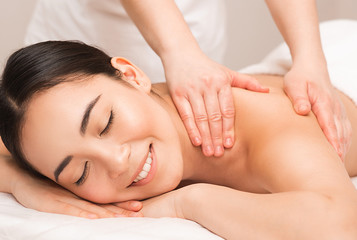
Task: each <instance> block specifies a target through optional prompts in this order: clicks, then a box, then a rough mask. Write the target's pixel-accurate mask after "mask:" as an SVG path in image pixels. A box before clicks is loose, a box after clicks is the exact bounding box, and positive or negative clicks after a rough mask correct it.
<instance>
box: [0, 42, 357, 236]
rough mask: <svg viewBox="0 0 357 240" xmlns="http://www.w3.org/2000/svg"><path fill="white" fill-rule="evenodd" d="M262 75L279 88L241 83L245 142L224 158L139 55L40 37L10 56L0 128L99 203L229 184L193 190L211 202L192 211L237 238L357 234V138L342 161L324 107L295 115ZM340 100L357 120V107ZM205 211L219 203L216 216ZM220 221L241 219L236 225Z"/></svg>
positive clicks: (50, 173) (17, 153)
mask: <svg viewBox="0 0 357 240" xmlns="http://www.w3.org/2000/svg"><path fill="white" fill-rule="evenodd" d="M257 78H258V80H259V81H260V82H261V84H263V85H266V86H269V87H270V93H269V94H267V93H255V92H249V91H246V90H242V89H233V96H234V102H235V108H236V112H237V114H236V119H235V128H236V129H238V133H237V134H236V138H237V139H236V141H235V145H234V146H233V147H232V149H230V150H227V151H226V152H225V154H224V156H223V157H221V158H214V157H205V156H204V155H203V154H202V152H201V151H200V150H199V149H198V148H197V147H194V146H192V144H191V142H190V140H189V138H188V136H187V133H186V131H185V128H184V126H183V124H182V121H181V119H180V117H179V116H178V114H177V111H176V109H175V107H174V105H173V104H172V101H171V98H170V96H169V94H168V91H167V89H166V86H165V85H164V84H158V85H153V86H151V84H150V80H149V79H148V78H147V76H146V75H145V74H144V73H143V72H142V71H141V70H140V69H139V68H138V67H136V66H135V65H134V64H132V63H131V62H129V61H128V60H126V59H123V58H109V57H108V56H106V55H105V54H104V53H102V52H101V51H99V50H97V49H95V48H92V47H89V46H87V45H84V44H81V43H74V42H44V43H39V44H36V45H32V46H30V47H27V48H24V49H22V50H19V51H18V52H16V53H15V54H14V55H12V57H11V58H10V59H9V61H8V63H7V66H6V68H5V71H4V74H3V82H2V86H1V106H2V107H1V116H2V126H1V136H2V139H3V141H4V143H5V145H6V147H7V148H8V149H9V151H10V152H11V153H12V155H13V157H14V159H16V160H17V161H18V162H19V163H20V164H22V165H24V166H26V167H27V168H29V169H32V170H35V171H38V172H39V173H41V174H42V175H44V176H46V177H48V178H50V179H52V180H53V181H56V182H57V183H58V184H60V185H62V186H63V187H65V188H67V189H68V190H70V191H72V192H73V193H75V194H76V195H78V196H80V197H83V198H85V199H88V200H90V201H93V202H98V203H109V202H121V201H127V200H132V199H146V198H149V197H153V196H157V195H160V194H163V193H165V192H168V191H171V190H174V189H175V188H176V187H177V186H178V185H179V184H180V182H185V180H189V181H192V182H197V183H198V182H201V183H212V184H216V185H222V186H226V187H229V188H223V187H218V186H213V185H212V186H211V185H200V184H198V185H197V188H196V187H195V186H194V185H195V184H194V185H193V187H191V188H190V189H191V190H192V189H195V191H194V192H195V194H192V195H193V196H195V197H196V198H198V199H205V201H202V203H201V202H200V204H202V206H201V205H200V206H201V207H202V211H200V210H199V209H200V208H197V203H192V201H194V200H192V199H190V200H189V201H186V202H185V204H184V205H185V207H184V208H185V209H184V210H182V211H183V212H190V214H188V215H187V214H183V217H186V218H188V219H192V220H195V221H197V222H199V223H201V224H202V225H204V226H206V227H207V228H209V229H210V230H212V231H214V232H216V233H218V234H220V235H221V236H224V237H226V238H230V237H238V236H243V237H252V238H253V236H255V235H256V234H257V233H251V232H250V231H247V230H244V229H240V228H239V229H237V230H234V231H233V229H234V228H235V227H236V226H237V225H239V226H250V225H249V224H251V225H254V226H255V228H256V229H258V230H257V232H259V231H260V232H261V234H268V235H269V234H271V235H272V236H274V237H276V236H279V237H280V234H282V233H280V232H279V233H278V232H277V231H274V227H277V226H285V225H286V227H287V230H286V233H284V234H283V235H282V236H281V237H285V239H290V238H291V236H301V237H304V239H309V238H308V237H310V236H311V237H312V238H311V239H314V238H313V236H315V235H314V234H315V233H316V236H323V235H321V234H322V231H323V232H326V234H329V236H330V235H331V234H332V233H331V231H332V230H326V227H327V226H334V228H331V229H333V230H334V231H335V232H336V234H342V233H343V234H350V235H352V236H356V235H354V234H356V231H357V217H356V215H355V214H348V213H347V212H351V211H352V212H354V213H356V212H357V194H356V190H355V188H354V186H353V185H352V183H351V181H350V179H349V175H350V176H355V175H357V146H352V147H351V148H350V149H351V150H350V151H349V152H348V153H347V155H346V157H345V159H344V162H342V161H341V160H340V159H339V157H338V155H337V153H336V152H335V151H334V149H333V148H332V146H330V144H329V143H328V141H327V140H326V139H325V137H324V135H323V133H322V131H321V129H320V128H319V126H318V124H317V122H316V120H315V118H314V116H313V115H309V116H299V115H296V114H295V113H294V111H293V109H292V107H291V103H290V101H289V100H288V99H287V97H286V96H285V95H284V92H283V90H282V82H281V80H282V79H281V78H280V77H272V76H257ZM336 94H340V93H337V92H336ZM341 97H342V100H343V102H344V104H345V106H346V109H347V111H348V115H349V118H350V120H351V122H352V125H353V126H352V127H353V128H356V126H357V111H356V106H355V105H354V104H353V103H352V102H351V101H350V100H349V99H348V98H347V97H346V96H344V95H342V94H341ZM210 124H214V120H212V121H210ZM356 142H357V137H356V135H354V136H353V144H354V145H356ZM346 169H347V172H346ZM183 189H185V188H183ZM177 191H178V190H177ZM174 192H175V191H174ZM179 193H180V191H178V194H179ZM190 193H192V191H191V192H190ZM197 193H199V194H198V195H197ZM259 193H275V194H259ZM186 194H187V192H186ZM163 196H165V195H163ZM197 196H198V197H197ZM160 199H162V197H160ZM231 203H232V204H231ZM218 205H219V206H218ZM222 205H224V206H222ZM233 205H234V207H233V208H232V206H233ZM236 205H239V206H236ZM195 206H196V207H195ZM257 206H259V207H257ZM226 208H228V209H226ZM205 209H210V211H212V209H215V210H214V211H217V212H213V214H214V215H215V216H217V218H216V220H214V221H213V220H212V219H211V217H210V216H209V215H208V216H207V211H205ZM347 209H348V211H347ZM144 212H145V207H144ZM148 212H150V211H148ZM192 212H194V214H192ZM288 213H289V214H288ZM149 215H150V214H149ZM259 215H261V216H259ZM249 216H255V217H256V219H255V218H252V219H250V220H247V218H249ZM291 216H294V217H293V218H292V217H291ZM181 217H182V216H181ZM220 218H222V219H231V220H232V224H233V225H232V229H230V227H229V225H224V221H222V226H220V224H218V223H217V222H219V220H218V219H220ZM302 218H309V219H311V221H316V222H321V226H313V225H311V224H306V225H304V224H303V223H302V222H301V220H299V219H302ZM267 222H268V223H269V224H267ZM336 223H338V224H336ZM247 224H248V225H247ZM284 224H285V225H284ZM335 225H338V226H339V228H337V229H336V226H335ZM227 226H228V227H227ZM259 226H261V228H260V227H259ZM227 228H228V231H227ZM297 228H299V230H298V229H297ZM300 228H303V230H301V229H300ZM346 229H347V230H346ZM355 229H356V230H355ZM235 231H237V232H235ZM297 231H298V232H299V233H297ZM335 232H334V233H335ZM231 234H233V235H231ZM295 234H296V235H295ZM299 234H300V235H299ZM287 236H288V237H287ZM326 236H327V235H326ZM339 236H341V235H339ZM346 236H347V235H346ZM253 239H254V238H253ZM276 239H278V238H276ZM342 239H343V238H342ZM346 239H347V238H346Z"/></svg>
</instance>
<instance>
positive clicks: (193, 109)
mask: <svg viewBox="0 0 357 240" xmlns="http://www.w3.org/2000/svg"><path fill="white" fill-rule="evenodd" d="M176 54H177V53H176ZM162 60H163V64H164V68H165V75H166V80H167V83H168V87H169V91H170V94H171V97H172V99H173V101H174V103H175V105H176V108H177V110H178V112H179V114H180V116H181V118H182V121H183V123H184V125H185V127H186V130H187V132H188V135H189V137H190V139H191V141H192V143H193V145H195V146H199V145H202V151H203V153H204V154H205V155H206V156H212V155H214V156H216V157H219V156H222V155H223V153H224V148H231V147H232V146H233V144H234V115H235V109H234V104H233V96H232V90H231V87H239V88H245V89H248V90H251V91H257V92H268V91H269V89H267V88H263V87H262V86H261V85H260V84H259V82H258V81H257V80H256V79H255V78H253V77H251V76H248V75H244V74H241V73H238V72H235V71H232V70H230V69H228V68H226V67H224V66H222V65H220V64H218V63H216V62H214V61H212V60H211V59H209V58H208V57H207V56H206V55H204V54H203V53H202V52H200V53H197V52H196V53H192V52H189V53H186V54H185V53H182V52H181V53H180V55H179V56H177V55H176V56H172V55H171V56H170V57H169V58H164V59H162Z"/></svg>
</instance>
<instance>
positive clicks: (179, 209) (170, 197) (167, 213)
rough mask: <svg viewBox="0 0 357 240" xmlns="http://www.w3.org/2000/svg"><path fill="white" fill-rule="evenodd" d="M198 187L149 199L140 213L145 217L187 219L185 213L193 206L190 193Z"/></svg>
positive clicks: (144, 202) (187, 187) (178, 190)
mask: <svg viewBox="0 0 357 240" xmlns="http://www.w3.org/2000/svg"><path fill="white" fill-rule="evenodd" d="M196 185H197V186H198V184H193V185H189V186H186V187H182V188H180V189H177V190H174V191H171V192H167V193H164V194H162V195H160V196H157V197H153V198H149V199H147V200H145V201H143V208H142V209H141V211H140V212H141V213H142V214H143V216H144V217H153V218H159V217H173V218H186V216H185V211H189V209H190V205H191V204H190V201H189V199H190V197H191V196H192V194H190V191H192V190H194V189H195V187H196Z"/></svg>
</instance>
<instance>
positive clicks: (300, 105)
mask: <svg viewBox="0 0 357 240" xmlns="http://www.w3.org/2000/svg"><path fill="white" fill-rule="evenodd" d="M284 90H285V93H286V95H287V96H288V97H289V98H290V100H291V102H292V103H293V106H294V110H295V112H296V113H297V114H300V115H306V114H308V113H309V112H310V111H311V104H310V100H309V96H308V90H307V84H306V83H305V82H297V81H295V82H293V80H290V81H288V82H287V83H286V84H285V85H284ZM318 108H319V107H318Z"/></svg>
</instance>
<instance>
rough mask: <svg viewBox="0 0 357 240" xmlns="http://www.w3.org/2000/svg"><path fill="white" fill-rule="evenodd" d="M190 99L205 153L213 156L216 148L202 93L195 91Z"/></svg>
mask: <svg viewBox="0 0 357 240" xmlns="http://www.w3.org/2000/svg"><path fill="white" fill-rule="evenodd" d="M189 100H190V104H191V107H192V112H193V116H194V118H195V123H196V126H197V128H198V130H199V132H200V135H201V139H202V151H203V154H204V155H205V156H208V157H209V156H212V155H213V154H214V149H213V144H212V139H211V133H210V128H209V124H208V116H207V112H206V107H205V104H204V101H203V98H202V96H201V95H199V94H196V93H193V94H192V95H191V96H189Z"/></svg>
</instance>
